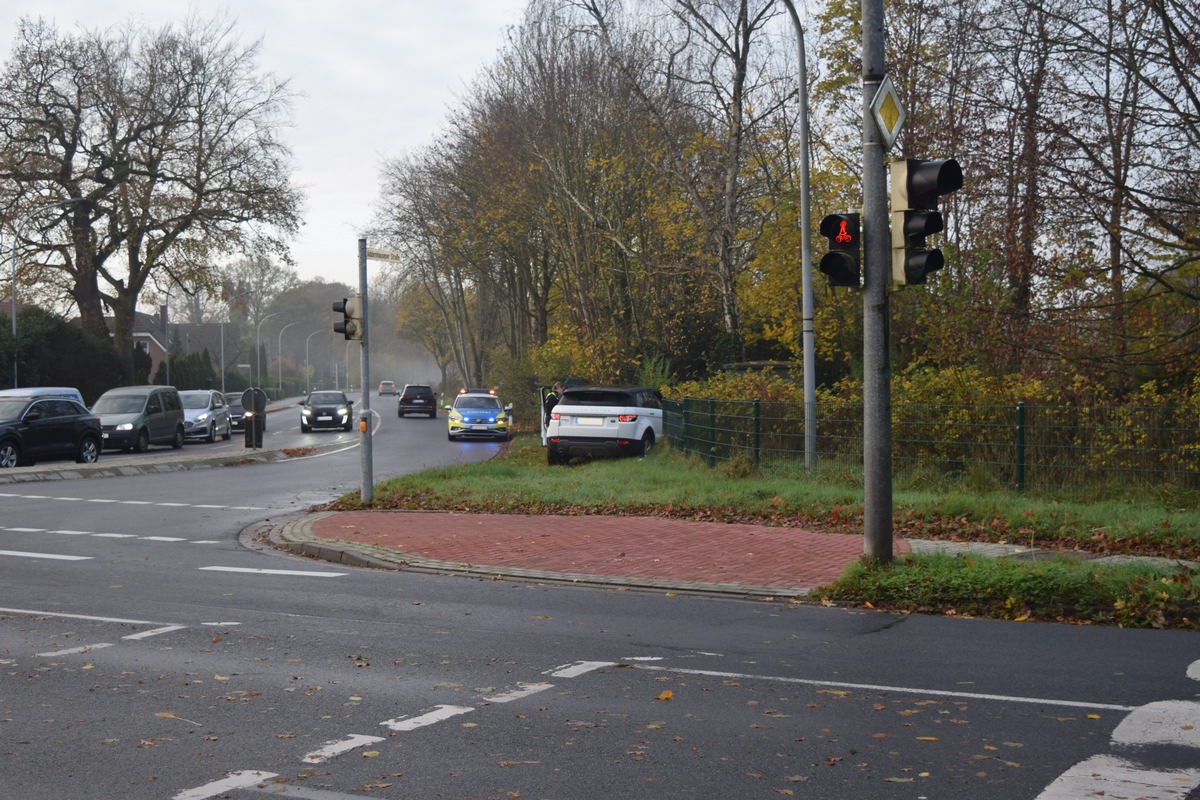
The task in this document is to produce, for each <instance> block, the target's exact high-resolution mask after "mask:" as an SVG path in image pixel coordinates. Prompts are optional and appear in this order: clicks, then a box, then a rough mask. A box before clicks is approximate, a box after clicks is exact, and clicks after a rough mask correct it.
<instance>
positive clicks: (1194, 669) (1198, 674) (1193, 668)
mask: <svg viewBox="0 0 1200 800" xmlns="http://www.w3.org/2000/svg"><path fill="white" fill-rule="evenodd" d="M1187 676H1188V677H1189V678H1191V679H1192V680H1194V681H1200V661H1193V662H1192V663H1191V664H1188V668H1187Z"/></svg>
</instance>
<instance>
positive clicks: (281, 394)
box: [276, 320, 300, 397]
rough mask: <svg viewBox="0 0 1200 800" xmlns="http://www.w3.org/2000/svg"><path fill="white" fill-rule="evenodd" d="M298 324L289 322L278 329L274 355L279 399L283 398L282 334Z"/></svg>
mask: <svg viewBox="0 0 1200 800" xmlns="http://www.w3.org/2000/svg"><path fill="white" fill-rule="evenodd" d="M299 324H300V320H296V321H295V322H289V323H288V324H287V325H284V326H283V327H282V328H280V329H279V347H278V352H277V354H276V355H277V356H278V358H279V396H280V397H283V332H284V331H286V330H287V329H288V328H290V327H292V326H293V325H299Z"/></svg>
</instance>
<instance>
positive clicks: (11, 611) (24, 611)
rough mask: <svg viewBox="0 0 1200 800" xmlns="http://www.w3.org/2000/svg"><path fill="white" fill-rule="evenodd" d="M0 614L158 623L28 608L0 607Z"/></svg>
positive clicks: (94, 620)
mask: <svg viewBox="0 0 1200 800" xmlns="http://www.w3.org/2000/svg"><path fill="white" fill-rule="evenodd" d="M0 614H25V615H28V616H31V617H61V618H62V619H85V620H88V621H90V622H119V623H121V624H122V625H158V624H160V623H157V622H150V621H148V620H144V619H123V618H121V617H92V616H88V615H86V614H60V613H58V612H57V611H31V610H30V609H28V608H0Z"/></svg>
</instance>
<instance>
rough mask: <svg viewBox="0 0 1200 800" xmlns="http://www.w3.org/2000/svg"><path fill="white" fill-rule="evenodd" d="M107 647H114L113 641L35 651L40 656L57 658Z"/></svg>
mask: <svg viewBox="0 0 1200 800" xmlns="http://www.w3.org/2000/svg"><path fill="white" fill-rule="evenodd" d="M106 647H112V643H111V642H96V643H95V644H85V645H83V646H82V647H72V648H71V649H69V650H51V651H50V652H48V653H34V655H35V656H37V657H38V658H57V657H58V656H77V655H79V654H80V653H90V652H92V651H93V650H103V649H104V648H106Z"/></svg>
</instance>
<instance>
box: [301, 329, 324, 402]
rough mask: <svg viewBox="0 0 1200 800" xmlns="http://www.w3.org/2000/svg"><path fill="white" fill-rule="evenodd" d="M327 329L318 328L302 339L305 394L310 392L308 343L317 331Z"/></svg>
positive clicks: (310, 374)
mask: <svg viewBox="0 0 1200 800" xmlns="http://www.w3.org/2000/svg"><path fill="white" fill-rule="evenodd" d="M327 330H328V329H327V328H319V329H317V330H315V331H313V332H312V333H310V334H309V335H308V338H307V339H305V340H304V393H305V394H306V395H307V394H312V373H311V372H310V371H309V367H308V343H309V342H310V341H312V337H314V336H316V335H317V334H318V333H321V332H322V331H327Z"/></svg>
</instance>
